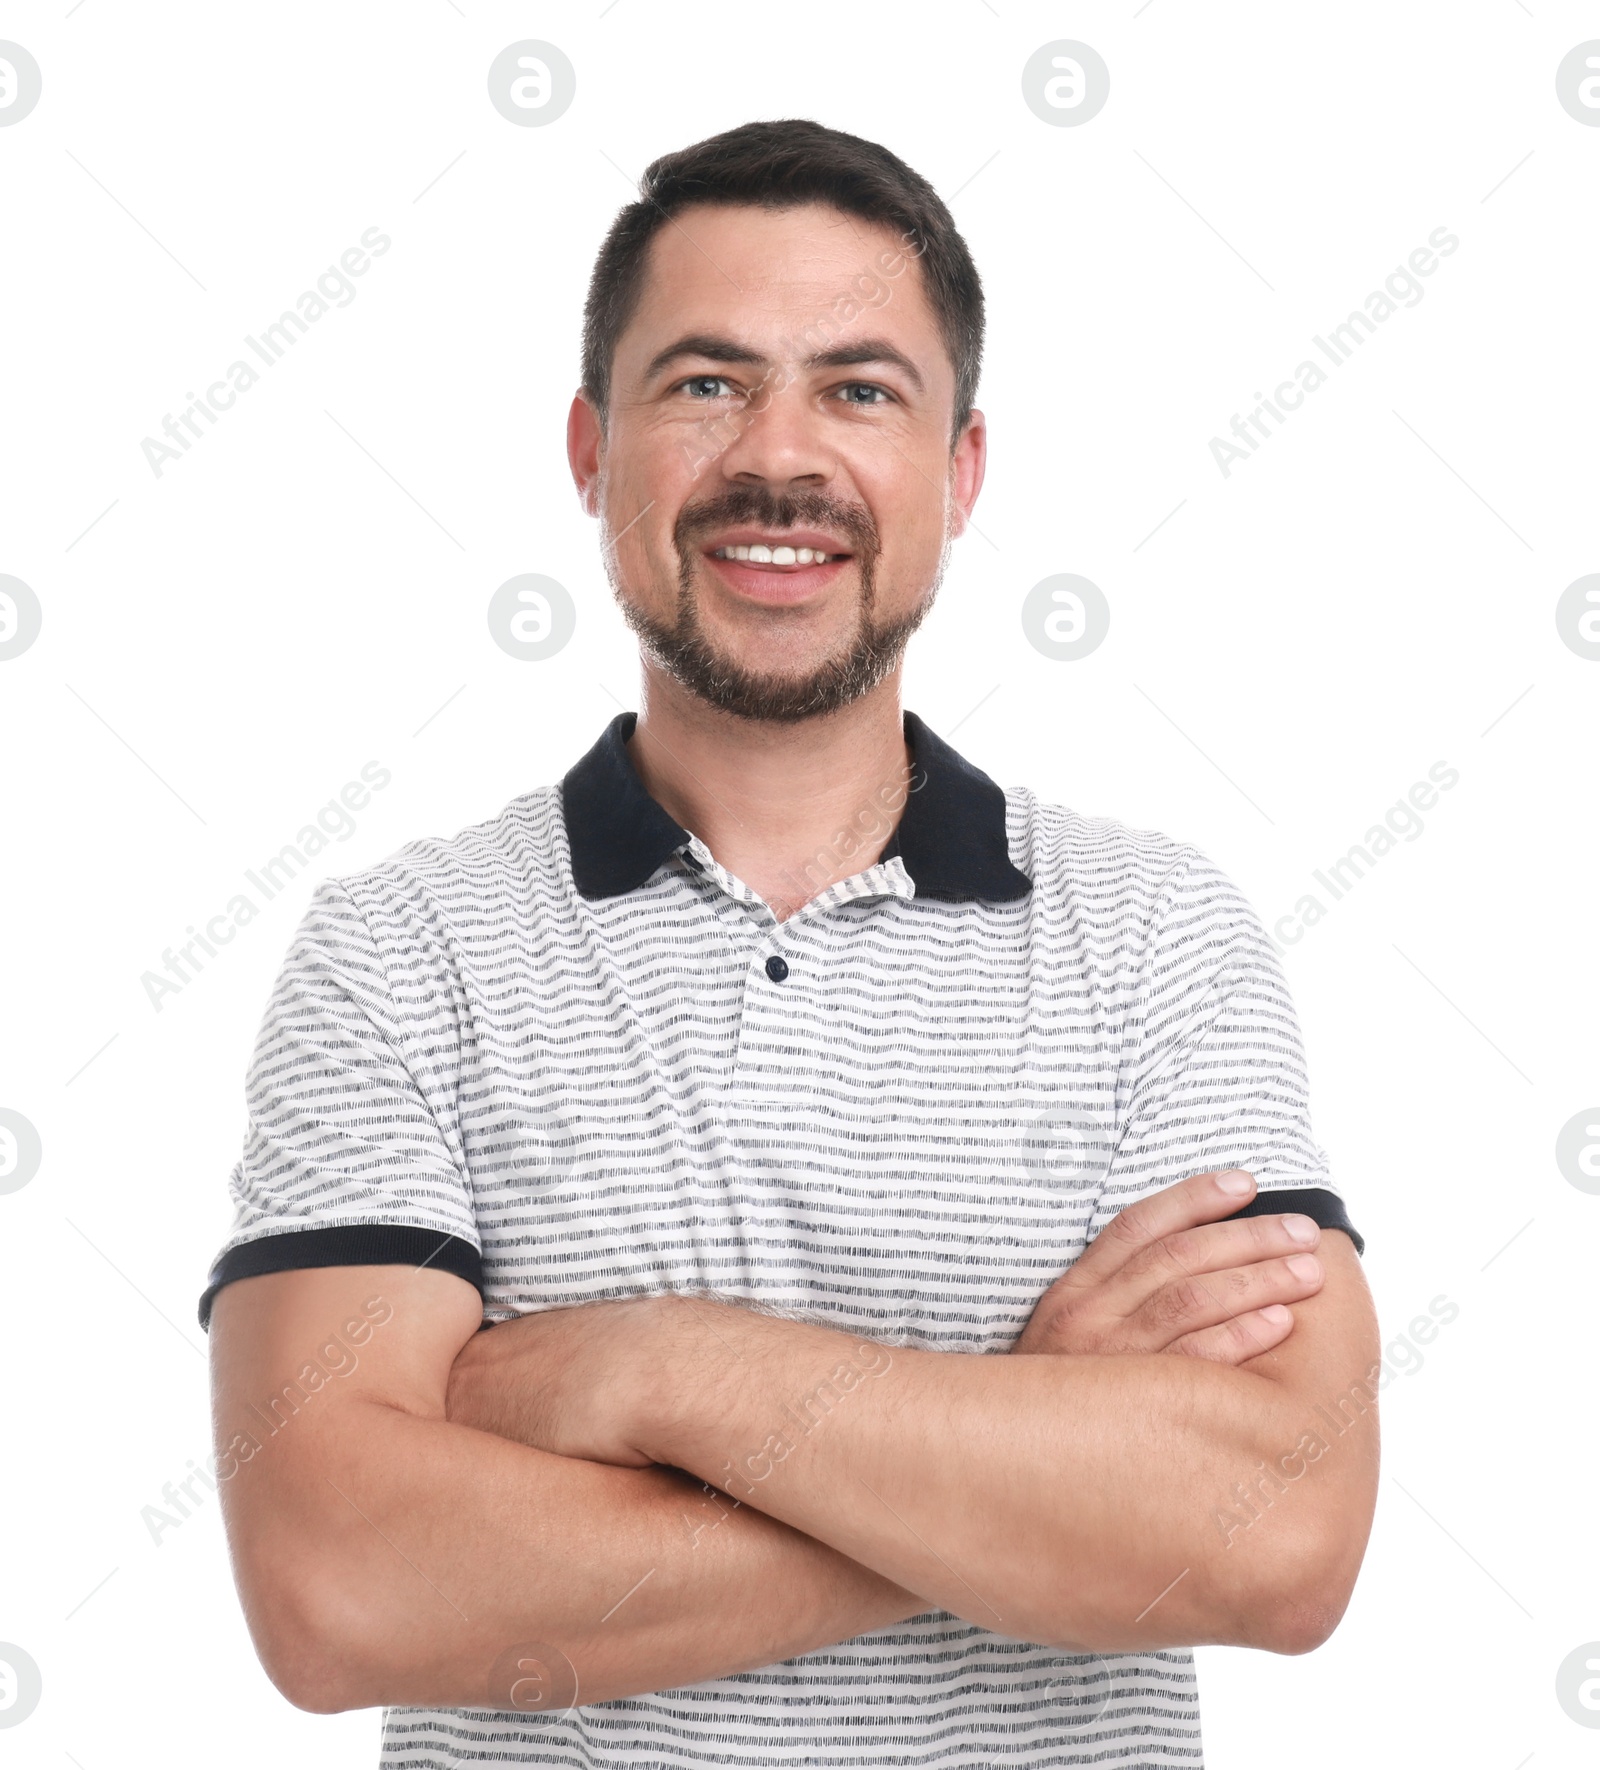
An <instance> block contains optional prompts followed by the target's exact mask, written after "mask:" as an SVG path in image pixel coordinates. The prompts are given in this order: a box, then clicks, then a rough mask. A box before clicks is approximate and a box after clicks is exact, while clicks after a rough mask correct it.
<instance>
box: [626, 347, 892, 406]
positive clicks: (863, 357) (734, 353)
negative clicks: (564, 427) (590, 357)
mask: <svg viewBox="0 0 1600 1770" xmlns="http://www.w3.org/2000/svg"><path fill="white" fill-rule="evenodd" d="M686 356H697V357H701V358H704V359H705V360H706V361H708V362H714V363H747V364H750V365H751V366H760V365H763V364H765V363H766V362H767V361H768V359H767V358H766V357H765V356H763V355H762V354H761V352H760V351H759V350H752V349H751V348H750V347H749V346H748V345H746V344H735V343H734V341H733V340H732V339H731V338H718V337H715V336H714V335H712V334H711V333H708V332H691V333H689V334H688V335H687V336H686V337H683V338H679V339H677V340H675V341H674V342H673V343H671V344H669V345H667V347H666V348H665V349H664V350H658V351H657V352H656V354H655V355H654V356H653V357H651V359H650V362H649V365H648V366H647V367H646V369H645V372H644V373H645V379H646V380H647V381H653V380H654V379H655V377H656V376H657V375H658V374H660V372H661V371H662V370H663V369H664V368H666V367H667V365H668V364H669V363H673V362H676V361H677V360H678V359H679V358H680V357H686ZM865 363H891V364H893V365H894V367H895V368H897V369H899V370H900V372H901V373H902V374H903V375H904V376H905V377H906V379H907V380H908V381H909V382H910V383H911V385H912V386H913V387H914V388H915V389H916V390H917V392H918V393H922V392H924V391H925V389H924V385H923V380H922V375H921V373H920V372H919V371H918V369H917V366H916V364H915V363H913V362H912V360H911V359H910V357H908V356H907V355H906V354H905V352H904V351H901V350H897V349H896V348H895V347H894V345H892V344H891V343H890V342H889V341H888V339H886V338H862V339H858V340H857V341H856V342H855V343H854V344H841V345H837V346H835V348H834V349H832V350H819V351H817V352H816V353H815V355H813V356H809V357H807V358H806V362H805V367H806V368H808V369H847V368H854V367H857V366H859V365H861V364H865Z"/></svg>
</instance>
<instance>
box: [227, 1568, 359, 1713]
mask: <svg viewBox="0 0 1600 1770" xmlns="http://www.w3.org/2000/svg"><path fill="white" fill-rule="evenodd" d="M245 1615H246V1619H247V1621H248V1622H249V1625H250V1637H251V1640H252V1641H253V1642H254V1643H255V1649H256V1656H257V1657H258V1658H259V1659H260V1661H261V1668H262V1670H263V1671H264V1672H265V1673H266V1674H267V1677H268V1678H269V1679H270V1680H271V1681H272V1684H273V1685H274V1687H275V1688H276V1689H277V1691H278V1693H279V1694H280V1695H281V1696H282V1697H284V1699H285V1700H286V1701H288V1702H290V1703H292V1704H293V1705H294V1706H295V1707H296V1708H297V1709H303V1710H305V1712H306V1713H307V1714H312V1715H337V1714H342V1713H343V1712H344V1711H345V1710H347V1709H363V1708H372V1707H374V1706H376V1705H377V1703H378V1702H379V1701H380V1700H381V1699H380V1698H379V1697H378V1696H377V1695H376V1694H375V1686H376V1682H377V1680H376V1679H375V1678H374V1676H373V1674H372V1671H371V1668H370V1665H369V1660H368V1655H367V1653H366V1651H365V1647H364V1642H363V1639H362V1636H361V1634H360V1633H359V1632H358V1630H359V1626H360V1621H359V1617H358V1616H355V1615H352V1614H351V1613H350V1610H349V1607H348V1606H344V1605H341V1604H340V1603H338V1601H337V1600H336V1599H335V1598H334V1596H333V1595H332V1594H331V1593H329V1592H328V1591H327V1590H326V1588H324V1587H322V1586H321V1585H320V1583H319V1582H317V1581H315V1580H313V1579H309V1578H308V1579H305V1580H302V1581H298V1582H295V1583H293V1584H290V1583H289V1582H285V1581H274V1582H271V1583H269V1584H266V1585H264V1586H263V1585H258V1586H257V1588H256V1591H255V1593H254V1595H253V1596H247V1597H246V1600H245Z"/></svg>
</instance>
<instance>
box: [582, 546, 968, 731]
mask: <svg viewBox="0 0 1600 1770" xmlns="http://www.w3.org/2000/svg"><path fill="white" fill-rule="evenodd" d="M946 552H948V547H947V548H946ZM698 558H699V555H698V554H695V553H692V552H691V551H690V550H689V549H687V548H681V549H680V551H679V559H680V562H681V563H680V565H679V570H678V613H677V618H676V619H675V620H673V621H670V622H669V621H661V620H657V619H656V618H655V617H654V616H653V615H650V614H647V613H646V612H645V611H644V610H642V609H640V608H637V607H635V605H634V604H633V603H631V602H630V601H628V600H627V599H626V598H625V597H624V596H623V594H622V592H621V589H620V587H618V586H617V585H616V584H615V583H613V589H615V590H616V592H617V601H618V602H619V603H620V604H621V606H622V614H623V619H624V620H626V621H627V623H628V625H629V627H631V628H632V629H633V631H634V633H635V634H636V635H637V636H638V639H639V643H640V646H641V647H642V648H643V650H644V651H645V653H646V654H647V655H648V656H649V657H650V658H651V659H652V660H653V661H654V662H655V663H656V664H658V665H659V666H660V667H661V669H663V670H665V671H666V673H667V674H668V675H669V676H670V677H672V679H673V680H674V681H675V682H677V683H678V684H679V685H680V686H681V687H683V688H685V689H687V690H688V691H689V693H690V694H692V695H695V696H696V697H698V698H699V699H700V700H702V701H705V702H706V703H707V704H708V705H709V706H712V707H715V708H716V709H717V710H718V711H719V712H722V713H731V714H732V715H733V716H734V717H735V718H738V719H761V720H771V721H774V722H778V723H785V724H794V723H797V722H798V721H800V720H802V719H817V718H820V717H821V716H822V715H823V714H825V713H834V712H837V711H838V710H839V708H841V707H848V706H849V705H850V704H851V702H852V701H858V700H860V699H861V697H862V696H863V695H865V694H869V693H871V691H872V690H873V689H875V688H876V687H877V686H878V684H879V683H881V682H882V681H883V680H884V678H885V677H886V676H887V675H888V674H889V673H890V671H891V670H893V669H894V667H895V665H896V664H898V663H899V661H900V659H901V657H902V655H903V654H904V652H905V648H906V642H907V640H909V639H910V637H911V635H912V634H913V633H915V632H916V630H917V628H918V627H920V626H921V625H922V622H923V618H924V617H925V616H926V614H927V612H928V610H929V609H930V608H932V607H933V601H934V598H935V597H936V596H937V595H938V593H939V585H940V583H941V581H942V580H943V577H944V556H943V555H942V554H941V557H940V560H939V566H938V570H937V571H936V572H935V574H934V580H933V583H932V585H931V586H930V587H929V590H928V594H927V595H926V596H925V597H924V598H923V599H922V601H921V602H920V603H918V605H917V606H916V607H915V608H914V609H913V610H912V611H911V612H910V613H909V614H907V615H902V616H901V617H900V619H899V620H897V621H891V622H887V623H879V622H877V621H874V620H873V618H872V606H873V599H874V593H875V590H876V578H875V574H874V570H873V567H874V563H875V562H874V561H872V560H870V559H863V560H861V562H860V571H861V603H860V608H861V619H860V622H859V624H858V625H857V627H856V631H855V633H854V635H853V637H852V638H851V640H850V643H849V644H848V645H847V646H846V648H845V649H844V650H843V651H842V652H840V653H838V654H837V655H836V656H834V657H832V658H829V659H828V661H827V662H826V663H825V664H822V665H820V666H819V667H818V668H817V669H815V670H813V671H812V672H811V673H810V674H809V675H807V676H778V675H774V674H771V673H763V672H759V671H755V670H744V669H741V668H740V667H739V666H738V665H737V664H735V663H734V662H733V661H732V660H731V659H729V658H725V657H721V656H719V655H718V653H717V652H716V651H715V650H714V649H713V648H712V645H711V641H710V640H709V639H708V638H707V636H706V633H705V630H704V629H703V628H702V627H701V625H700V611H699V607H698V605H697V603H696V600H695V590H694V572H695V566H696V562H697V560H698Z"/></svg>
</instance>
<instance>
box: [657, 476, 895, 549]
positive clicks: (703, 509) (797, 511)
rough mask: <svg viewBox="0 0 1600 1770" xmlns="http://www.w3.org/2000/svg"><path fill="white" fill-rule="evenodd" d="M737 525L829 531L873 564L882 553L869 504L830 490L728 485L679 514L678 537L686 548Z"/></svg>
mask: <svg viewBox="0 0 1600 1770" xmlns="http://www.w3.org/2000/svg"><path fill="white" fill-rule="evenodd" d="M737 523H749V524H751V525H752V526H753V527H760V528H770V529H793V528H818V529H828V530H830V531H832V532H834V533H836V534H841V535H844V536H846V537H848V539H849V541H850V544H851V550H852V551H853V552H854V553H855V554H856V555H857V556H858V557H859V558H860V559H861V560H862V562H863V563H864V564H865V563H870V562H871V561H872V559H874V558H875V557H876V555H877V552H878V525H877V524H876V523H875V522H874V521H873V520H872V512H871V511H870V510H868V509H867V508H866V506H865V505H864V504H851V503H846V502H845V501H844V500H843V499H841V498H834V497H831V496H830V495H829V494H828V493H827V492H811V491H801V492H782V493H777V492H771V491H768V490H767V488H766V487H765V486H728V487H727V488H726V489H725V490H723V491H721V492H718V493H716V494H714V495H713V496H711V497H707V498H695V499H691V500H690V501H689V502H688V503H687V504H685V505H684V507H683V508H682V509H681V510H680V511H679V512H678V520H677V521H676V522H675V523H674V524H673V529H672V539H673V542H674V544H675V545H676V546H677V548H678V550H679V552H683V551H684V550H685V549H687V548H688V547H689V546H691V545H692V544H693V543H694V542H695V541H696V540H698V539H699V538H700V537H701V536H703V535H708V534H711V533H713V532H714V531H715V530H717V529H721V528H731V527H732V526H734V525H735V524H737Z"/></svg>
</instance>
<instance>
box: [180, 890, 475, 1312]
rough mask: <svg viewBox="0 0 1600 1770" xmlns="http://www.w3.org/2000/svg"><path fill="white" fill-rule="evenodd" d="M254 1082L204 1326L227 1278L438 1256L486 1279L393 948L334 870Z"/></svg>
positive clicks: (444, 1265)
mask: <svg viewBox="0 0 1600 1770" xmlns="http://www.w3.org/2000/svg"><path fill="white" fill-rule="evenodd" d="M430 1089H431V1092H432V1095H433V1097H432V1098H430ZM245 1095H246V1105H247V1108H248V1112H249V1125H248V1129H247V1131H246V1134H245V1141H244V1152H243V1155H242V1156H241V1157H240V1159H239V1161H238V1163H237V1164H236V1165H235V1167H234V1169H233V1173H232V1176H231V1178H230V1181H229V1189H230V1192H231V1194H232V1198H233V1204H234V1211H235V1216H234V1224H233V1231H232V1233H231V1234H230V1236H229V1238H228V1240H227V1241H226V1243H225V1244H224V1245H223V1248H222V1251H221V1253H220V1254H219V1255H218V1257H217V1260H216V1263H215V1264H214V1266H213V1267H212V1270H211V1275H210V1278H209V1280H208V1282H207V1285H206V1289H205V1293H204V1295H203V1296H202V1298H201V1301H200V1321H201V1325H202V1326H209V1324H210V1315H211V1304H212V1301H213V1299H214V1298H215V1296H216V1294H217V1292H218V1291H219V1290H221V1288H222V1287H223V1286H224V1285H226V1284H231V1283H232V1282H233V1281H234V1280H236V1279H240V1278H250V1277H256V1276H259V1275H260V1274H263V1273H268V1272H282V1271H290V1270H294V1269H297V1268H304V1267H316V1266H370V1265H390V1264H394V1265H401V1264H405V1265H415V1266H422V1265H429V1266H433V1267H437V1268H441V1269H442V1270H444V1271H447V1272H454V1273H455V1274H456V1275H457V1276H458V1277H461V1278H464V1279H466V1280H467V1281H468V1282H469V1283H470V1284H473V1285H475V1286H477V1288H478V1290H479V1291H480V1293H481V1291H482V1288H483V1282H482V1257H481V1243H480V1241H479V1237H478V1231H477V1227H476V1223H475V1220H474V1213H473V1210H472V1195H471V1189H470V1186H469V1183H468V1180H467V1176H466V1170H465V1164H464V1161H463V1158H462V1153H461V1148H460V1141H459V1137H458V1136H456V1135H455V1134H454V1131H453V1121H452V1120H451V1115H450V1113H449V1110H448V1103H447V1101H446V1100H445V1099H444V1098H443V1095H442V1092H441V1090H439V1089H438V1088H437V1087H431V1078H430V1074H429V1071H428V1070H427V1068H426V1067H425V1065H424V1063H423V1061H422V1059H421V1057H420V1055H419V1054H418V1053H417V1052H415V1051H414V1050H412V1049H410V1047H409V1045H408V1041H407V1039H406V1035H405V1030H404V1028H403V1026H402V1025H401V1024H400V1021H399V1018H398V1016H397V1015H396V1013H395V1009H394V1000H393V996H392V993H391V988H390V978H389V972H388V969H387V967H386V965H385V961H384V957H383V954H382V953H381V952H380V950H379V948H378V946H377V944H376V943H375V941H374V939H373V936H372V933H371V931H370V929H369V926H368V922H367V919H366V917H365V916H364V914H363V912H362V910H361V909H360V907H358V905H357V903H356V902H355V901H354V899H353V898H352V896H351V895H350V893H349V891H348V890H347V889H346V887H345V886H344V885H343V884H341V883H340V882H338V881H335V880H329V881H327V882H325V883H323V884H322V885H320V886H319V887H318V888H317V891H316V894H315V896H314V897H313V899H312V902H311V905H310V907H309V908H308V910H307V911H306V914H305V917H304V919H303V920H302V921H301V924H300V927H299V929H298V931H297V932H296V934H295V937H294V940H293V943H292V944H291V946H290V948H289V953H288V956H287V958H286V959H285V960H284V964H283V968H282V970H281V972H280V973H279V976H278V980H277V983H276V985H275V986H274V989H273V992H272V997H271V1000H270V1001H269V1003H268V1005H267V1011H266V1014H265V1016H264V1017H263V1019H262V1022H261V1029H260V1032H259V1033H258V1035H257V1038H256V1043H255V1049H254V1052H253V1054H252V1057H251V1062H250V1067H249V1071H248V1074H247V1077H246V1084H245Z"/></svg>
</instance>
